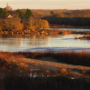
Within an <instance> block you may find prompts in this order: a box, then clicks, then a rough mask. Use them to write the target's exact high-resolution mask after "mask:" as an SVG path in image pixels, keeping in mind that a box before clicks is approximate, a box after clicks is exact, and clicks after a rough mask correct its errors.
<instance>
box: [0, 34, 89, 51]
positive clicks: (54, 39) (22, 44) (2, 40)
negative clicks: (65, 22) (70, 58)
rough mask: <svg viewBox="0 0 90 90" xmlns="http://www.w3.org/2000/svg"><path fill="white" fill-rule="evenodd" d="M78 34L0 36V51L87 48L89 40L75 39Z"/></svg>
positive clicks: (79, 49)
mask: <svg viewBox="0 0 90 90" xmlns="http://www.w3.org/2000/svg"><path fill="white" fill-rule="evenodd" d="M81 36H83V35H80V34H71V35H58V36H45V37H44V36H30V37H10V36H7V37H5V36H4V37H3V36H2V37H0V51H3V52H19V51H23V52H30V51H48V50H52V51H63V50H66V51H68V50H76V51H82V50H89V51H90V40H79V39H77V40H75V39H74V38H75V37H81Z"/></svg>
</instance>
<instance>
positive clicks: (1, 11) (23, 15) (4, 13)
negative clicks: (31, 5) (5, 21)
mask: <svg viewBox="0 0 90 90" xmlns="http://www.w3.org/2000/svg"><path fill="white" fill-rule="evenodd" d="M8 15H12V16H13V17H20V18H29V17H31V16H33V14H32V12H31V10H30V9H27V10H26V12H25V13H23V12H22V11H21V10H19V9H17V10H15V11H6V10H5V9H3V8H0V17H3V18H5V17H7V16H8Z"/></svg>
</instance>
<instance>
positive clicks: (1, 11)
mask: <svg viewBox="0 0 90 90" xmlns="http://www.w3.org/2000/svg"><path fill="white" fill-rule="evenodd" d="M6 14H7V12H6V11H5V10H4V9H3V8H0V16H5V15H6Z"/></svg>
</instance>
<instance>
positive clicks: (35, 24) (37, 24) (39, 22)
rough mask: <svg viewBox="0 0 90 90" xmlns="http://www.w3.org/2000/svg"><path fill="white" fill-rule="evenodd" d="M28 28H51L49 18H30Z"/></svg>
mask: <svg viewBox="0 0 90 90" xmlns="http://www.w3.org/2000/svg"><path fill="white" fill-rule="evenodd" d="M26 28H28V29H31V30H34V29H45V28H49V23H48V21H47V20H44V19H37V18H33V17H31V18H29V20H28V22H27V24H26Z"/></svg>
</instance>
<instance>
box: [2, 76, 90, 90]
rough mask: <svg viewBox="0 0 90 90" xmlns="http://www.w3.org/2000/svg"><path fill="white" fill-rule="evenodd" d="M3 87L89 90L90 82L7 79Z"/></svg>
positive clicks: (32, 89)
mask: <svg viewBox="0 0 90 90" xmlns="http://www.w3.org/2000/svg"><path fill="white" fill-rule="evenodd" d="M3 86H4V88H3V90H82V89H83V90H89V89H90V82H89V81H87V80H83V79H75V80H72V79H69V78H66V77H42V78H38V77H37V78H29V77H9V78H7V77H6V78H5V79H4V80H3Z"/></svg>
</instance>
